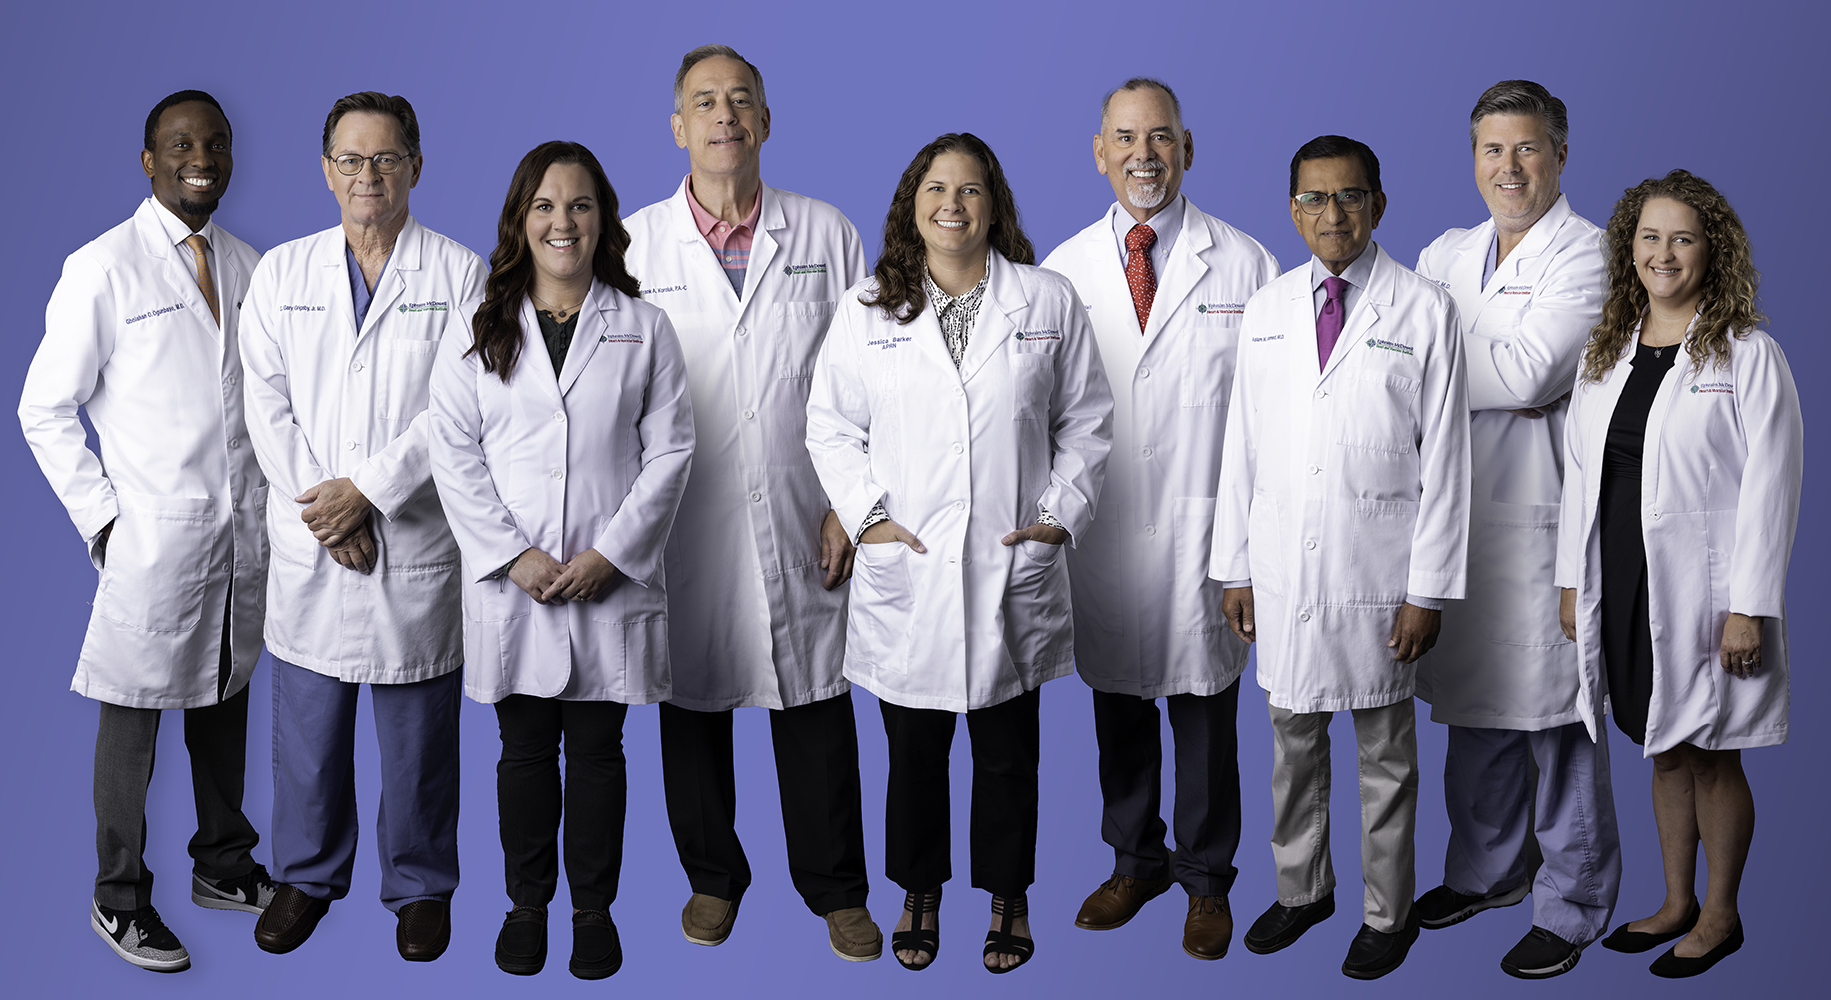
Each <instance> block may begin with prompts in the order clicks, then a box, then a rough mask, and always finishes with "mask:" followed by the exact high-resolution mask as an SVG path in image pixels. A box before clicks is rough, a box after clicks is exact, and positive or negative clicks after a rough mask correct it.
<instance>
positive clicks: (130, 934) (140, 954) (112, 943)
mask: <svg viewBox="0 0 1831 1000" xmlns="http://www.w3.org/2000/svg"><path fill="white" fill-rule="evenodd" d="M89 926H91V927H93V928H95V932H96V933H97V934H99V935H101V938H102V940H104V941H106V942H108V947H110V948H113V949H114V953H115V954H117V955H119V956H121V957H122V958H124V959H127V960H128V961H129V962H132V963H133V964H135V965H137V966H139V967H140V968H142V969H150V970H151V971H153V972H183V971H184V970H186V969H188V968H190V967H191V955H190V953H189V952H187V951H185V950H184V945H182V944H180V943H179V942H178V935H176V934H173V933H172V932H171V929H170V928H168V927H166V926H165V921H163V920H160V919H159V911H158V910H155V909H153V908H152V907H150V906H142V907H140V908H139V909H137V910H111V909H109V908H108V907H106V906H103V905H102V904H100V903H97V902H94V901H93V900H92V901H90V904H89Z"/></svg>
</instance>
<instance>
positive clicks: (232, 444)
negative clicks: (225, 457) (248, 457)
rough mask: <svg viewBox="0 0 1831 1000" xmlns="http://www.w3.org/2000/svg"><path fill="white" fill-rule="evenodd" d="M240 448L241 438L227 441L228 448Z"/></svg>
mask: <svg viewBox="0 0 1831 1000" xmlns="http://www.w3.org/2000/svg"><path fill="white" fill-rule="evenodd" d="M241 446H242V439H241V438H230V439H229V447H231V448H240V447H241Z"/></svg>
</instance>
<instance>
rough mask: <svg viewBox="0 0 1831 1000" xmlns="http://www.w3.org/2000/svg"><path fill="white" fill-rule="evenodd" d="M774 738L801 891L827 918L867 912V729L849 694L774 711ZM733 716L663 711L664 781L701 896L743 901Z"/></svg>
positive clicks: (745, 883) (791, 863)
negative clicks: (861, 735)
mask: <svg viewBox="0 0 1831 1000" xmlns="http://www.w3.org/2000/svg"><path fill="white" fill-rule="evenodd" d="M769 736H770V742H771V743H772V744H773V746H774V750H775V755H776V787H777V788H778V790H779V791H780V794H781V799H782V832H783V836H784V839H785V840H786V841H787V848H788V873H789V877H790V878H791V879H792V880H793V882H794V885H795V891H796V892H799V893H800V894H801V899H802V900H803V901H804V902H805V903H806V904H807V908H808V909H810V910H812V911H813V912H814V913H815V914H816V915H818V916H825V915H826V914H828V913H832V912H833V911H835V910H843V909H848V908H850V907H854V906H863V905H865V895H866V891H867V889H868V885H867V882H866V879H865V823H864V812H863V808H862V805H861V801H862V799H861V794H860V791H859V786H858V724H857V721H856V720H855V719H854V717H853V714H852V694H851V692H850V691H848V692H846V693H845V694H842V695H839V696H838V697H836V698H828V699H826V700H825V701H816V702H812V703H810V704H806V705H797V706H795V707H794V708H784V709H772V710H770V713H769ZM732 753H733V749H732V745H731V713H730V712H695V711H693V710H691V709H686V708H681V707H679V706H677V705H672V704H669V703H667V702H663V703H662V704H661V777H662V785H663V787H664V789H665V790H666V792H667V801H668V825H669V826H670V827H672V828H673V831H674V847H675V849H676V850H677V851H678V852H679V853H680V865H681V867H682V868H684V869H686V872H687V882H688V883H689V884H690V885H691V886H692V887H693V891H694V892H697V893H702V894H704V895H707V896H714V897H717V898H719V899H727V900H734V899H738V898H740V897H741V896H743V895H744V890H746V889H748V888H750V861H749V859H748V858H746V857H745V856H744V845H743V844H742V843H740V842H739V840H738V835H737V777H736V774H735V770H734V767H733V762H732Z"/></svg>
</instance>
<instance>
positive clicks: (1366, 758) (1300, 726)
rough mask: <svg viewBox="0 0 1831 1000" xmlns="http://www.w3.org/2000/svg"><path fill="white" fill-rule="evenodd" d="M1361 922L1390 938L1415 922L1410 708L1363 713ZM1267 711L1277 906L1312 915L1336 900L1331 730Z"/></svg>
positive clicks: (1324, 715)
mask: <svg viewBox="0 0 1831 1000" xmlns="http://www.w3.org/2000/svg"><path fill="white" fill-rule="evenodd" d="M1353 715H1354V737H1355V745H1356V749H1357V750H1358V751H1359V755H1360V793H1361V880H1362V882H1363V883H1364V884H1365V886H1366V893H1365V900H1364V903H1363V906H1364V908H1365V911H1366V917H1365V922H1366V923H1367V925H1368V926H1369V927H1372V928H1373V929H1374V930H1376V931H1382V932H1385V933H1388V934H1390V933H1392V932H1394V931H1397V930H1400V929H1401V928H1403V927H1404V926H1405V921H1406V919H1407V918H1408V917H1409V916H1410V915H1411V900H1412V893H1413V890H1415V889H1416V887H1417V866H1416V856H1415V847H1414V845H1413V843H1412V832H1413V831H1414V830H1415V829H1416V827H1417V821H1418V730H1417V722H1416V716H1415V713H1414V711H1413V709H1412V700H1411V699H1410V698H1406V699H1405V700H1404V701H1400V702H1395V703H1394V704H1391V705H1384V706H1381V707H1379V708H1357V709H1355V710H1354V711H1353ZM1333 716H1334V713H1333V712H1314V713H1305V714H1298V713H1295V712H1287V711H1285V710H1284V709H1282V708H1279V707H1278V706H1276V705H1272V706H1271V718H1272V739H1273V751H1274V752H1273V756H1272V860H1273V862H1274V863H1276V864H1277V866H1278V902H1280V903H1283V904H1284V905H1285V906H1308V905H1309V904H1311V903H1314V902H1316V901H1317V900H1319V899H1321V898H1322V897H1324V896H1326V895H1328V894H1329V893H1331V892H1334V891H1335V869H1334V866H1333V865H1332V864H1331V863H1330V860H1329V778H1330V775H1329V721H1330V719H1331V718H1333Z"/></svg>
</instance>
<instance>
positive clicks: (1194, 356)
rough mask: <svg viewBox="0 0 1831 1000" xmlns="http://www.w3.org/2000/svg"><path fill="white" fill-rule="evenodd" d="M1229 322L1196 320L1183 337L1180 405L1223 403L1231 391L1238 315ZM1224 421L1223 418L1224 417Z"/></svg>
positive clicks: (1238, 336) (1223, 404)
mask: <svg viewBox="0 0 1831 1000" xmlns="http://www.w3.org/2000/svg"><path fill="white" fill-rule="evenodd" d="M1234 318H1235V320H1236V322H1235V323H1234V324H1232V325H1229V326H1226V327H1222V326H1221V325H1220V324H1218V323H1213V322H1207V321H1198V322H1197V323H1196V324H1195V328H1194V329H1193V330H1191V331H1190V332H1189V335H1188V336H1187V338H1186V343H1187V344H1188V351H1187V353H1186V354H1185V355H1184V356H1183V366H1182V368H1183V405H1184V406H1226V405H1227V400H1228V396H1229V394H1230V393H1232V392H1233V364H1232V360H1233V347H1234V345H1235V344H1236V343H1237V342H1238V341H1239V339H1240V330H1239V324H1238V322H1237V320H1238V317H1237V316H1236V317H1234ZM1223 423H1224V421H1223Z"/></svg>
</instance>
